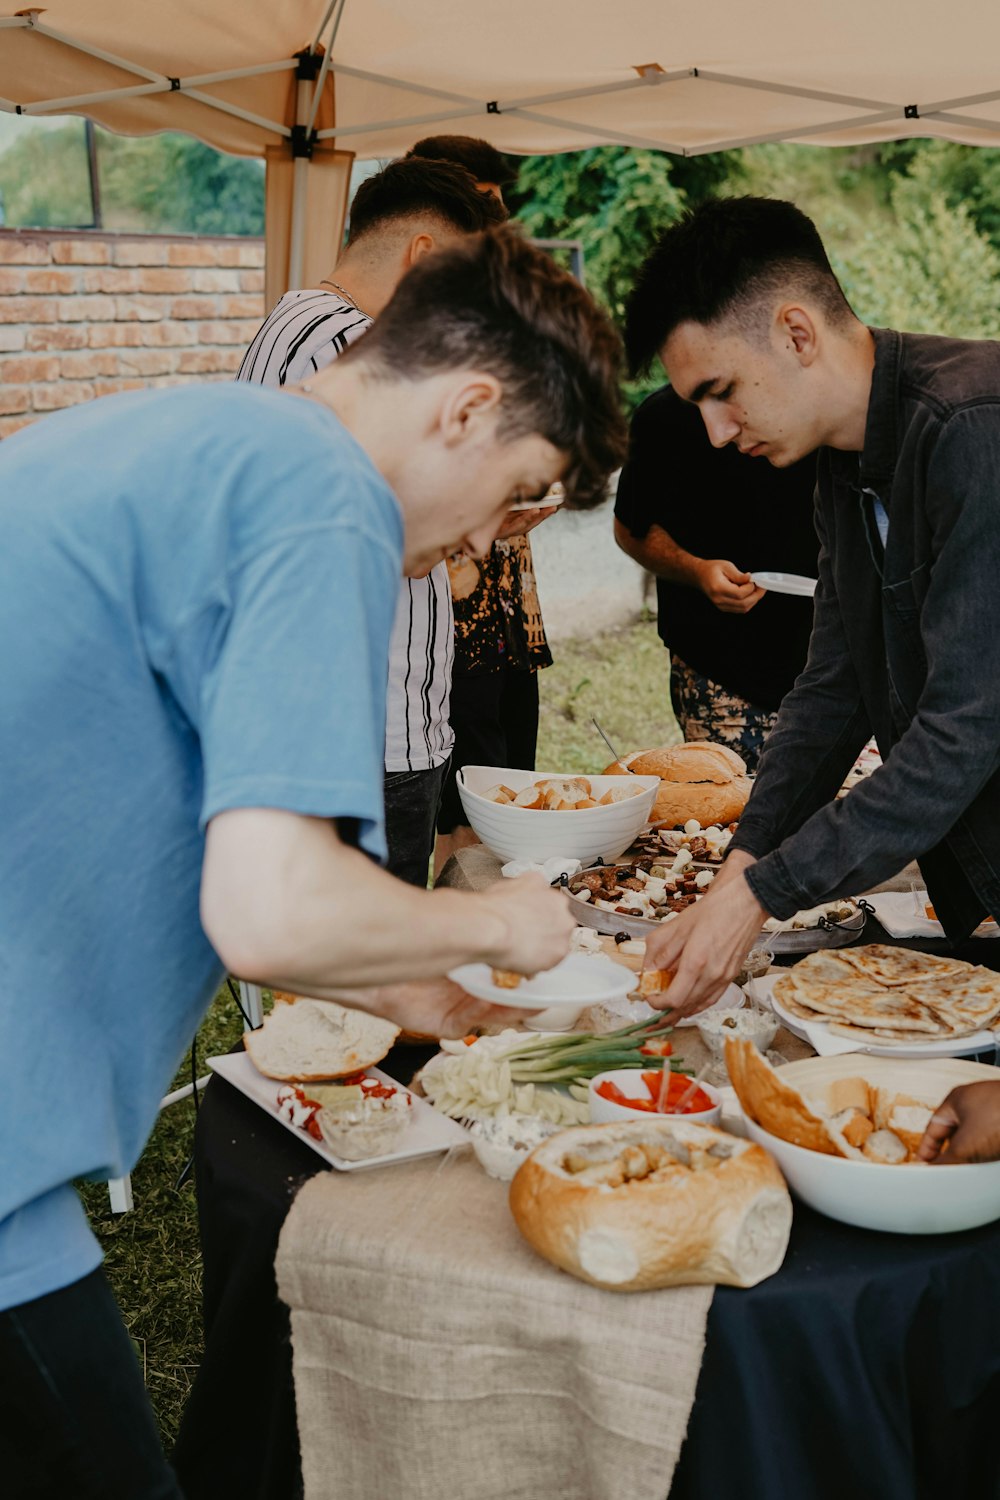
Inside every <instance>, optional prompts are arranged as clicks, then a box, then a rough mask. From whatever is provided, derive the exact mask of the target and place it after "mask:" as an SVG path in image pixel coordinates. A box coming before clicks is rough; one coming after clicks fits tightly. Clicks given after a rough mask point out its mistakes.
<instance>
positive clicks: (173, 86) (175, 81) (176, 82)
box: [167, 76, 181, 94]
mask: <svg viewBox="0 0 1000 1500" xmlns="http://www.w3.org/2000/svg"><path fill="white" fill-rule="evenodd" d="M167 82H168V83H169V84H170V92H171V93H172V94H176V93H178V92H179V91H180V86H181V81H180V79H179V78H170V77H169V76H168V78H167Z"/></svg>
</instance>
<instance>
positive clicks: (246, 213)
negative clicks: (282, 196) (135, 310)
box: [0, 120, 264, 234]
mask: <svg viewBox="0 0 1000 1500" xmlns="http://www.w3.org/2000/svg"><path fill="white" fill-rule="evenodd" d="M97 154H98V161H99V164H100V185H101V204H102V210H103V220H104V225H105V227H106V228H108V229H118V230H135V231H139V232H143V231H144V232H147V233H157V232H160V233H182V234H262V233H263V230H264V170H263V166H262V164H261V163H260V162H259V161H256V160H246V159H244V158H241V157H235V156H227V155H225V154H224V153H222V152H220V151H215V150H213V149H212V147H210V146H206V145H205V144H204V143H203V142H202V141H198V140H195V139H194V137H193V136H186V135H177V134H173V133H168V134H163V135H157V136H143V137H131V136H120V135H113V134H112V133H111V132H110V131H106V130H98V132H97ZM0 190H2V192H3V200H4V208H5V217H6V222H7V224H9V225H14V226H17V227H19V228H57V227H60V226H72V227H78V226H85V225H89V224H90V223H91V222H92V221H91V205H90V180H89V173H88V164H87V152H86V145H85V138H84V126H83V121H82V120H69V121H67V123H66V124H65V125H64V126H60V127H58V128H56V129H47V130H44V131H39V130H31V129H30V126H29V128H28V129H26V130H25V132H24V134H23V135H20V136H19V137H18V138H17V139H15V140H14V142H13V144H11V145H10V146H8V148H7V150H6V151H5V152H4V153H3V155H2V156H0Z"/></svg>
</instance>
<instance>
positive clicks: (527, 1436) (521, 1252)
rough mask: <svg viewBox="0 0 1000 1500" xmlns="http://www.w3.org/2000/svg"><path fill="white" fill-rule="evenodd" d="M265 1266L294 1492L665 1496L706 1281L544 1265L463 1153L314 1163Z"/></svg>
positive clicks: (611, 1498) (420, 1496)
mask: <svg viewBox="0 0 1000 1500" xmlns="http://www.w3.org/2000/svg"><path fill="white" fill-rule="evenodd" d="M276 1271H277V1278H278V1288H279V1292H280V1295H281V1297H282V1299H283V1300H284V1301H285V1302H286V1303H287V1304H288V1306H289V1307H290V1309H291V1322H292V1346H293V1354H294V1370H295V1396H296V1405H297V1410H298V1424H299V1440H300V1447H301V1452H302V1469H303V1478H304V1483H305V1495H306V1500H333V1497H337V1500H386V1497H388V1496H391V1495H395V1494H397V1493H399V1494H402V1495H405V1496H406V1497H407V1500H564V1497H567V1500H568V1497H572V1500H625V1497H628V1500H665V1496H666V1495H667V1492H668V1490H669V1488H670V1482H671V1477H672V1474H673V1470H674V1465H675V1463H676V1461H677V1456H678V1453H679V1451H680V1447H681V1443H682V1441H683V1439H684V1433H685V1430H686V1428H687V1423H688V1417H689V1414H690V1410H691V1404H692V1401H693V1399H694V1391H695V1385H696V1383H697V1379H698V1371H699V1368H700V1365H701V1356H702V1349H703V1347H704V1340H705V1320H706V1317H707V1314H708V1308H709V1304H710V1302H711V1299H712V1293H713V1288H712V1287H700V1286H699V1287H677V1288H672V1289H670V1290H667V1291H661V1292H645V1293H639V1294H621V1293H617V1294H616V1293H614V1292H605V1291H600V1290H598V1289H597V1288H594V1287H590V1286H587V1285H585V1284H584V1283H583V1282H579V1281H577V1280H575V1279H574V1278H573V1277H571V1276H567V1275H565V1274H564V1273H563V1272H561V1271H557V1270H556V1269H555V1268H554V1267H553V1266H551V1265H549V1264H548V1262H547V1261H544V1260H542V1259H541V1258H540V1257H539V1256H537V1255H536V1254H535V1253H534V1252H533V1251H532V1250H531V1249H530V1248H529V1246H528V1245H527V1244H526V1243H525V1242H524V1241H523V1240H522V1238H521V1236H520V1234H519V1232H518V1230H517V1227H516V1225H515V1224H514V1221H513V1219H512V1218H511V1215H510V1212H509V1209H508V1207H507V1188H506V1185H505V1184H503V1183H498V1182H494V1181H493V1180H492V1179H490V1178H488V1177H487V1176H486V1175H485V1174H484V1173H483V1171H482V1170H481V1168H480V1167H479V1165H478V1163H477V1162H476V1160H475V1158H474V1157H472V1155H471V1152H470V1151H469V1149H468V1148H459V1150H458V1151H457V1152H453V1153H451V1154H450V1156H448V1157H438V1158H429V1159H427V1160H425V1161H421V1162H413V1163H409V1164H406V1165H400V1166H396V1167H388V1168H383V1169H382V1170H380V1171H371V1172H363V1173H358V1174H353V1175H350V1176H348V1175H346V1174H336V1173H330V1174H322V1175H320V1176H318V1177H314V1178H313V1179H312V1180H311V1181H310V1182H309V1183H307V1185H306V1186H305V1187H304V1188H303V1189H302V1191H301V1192H300V1193H299V1195H298V1197H297V1198H296V1199H295V1202H294V1203H293V1205H292V1209H291V1212H290V1213H289V1215H288V1218H287V1220H286V1222H285V1226H284V1229H283V1231H282V1235H281V1242H280V1245H279V1249H278V1256H277V1261H276Z"/></svg>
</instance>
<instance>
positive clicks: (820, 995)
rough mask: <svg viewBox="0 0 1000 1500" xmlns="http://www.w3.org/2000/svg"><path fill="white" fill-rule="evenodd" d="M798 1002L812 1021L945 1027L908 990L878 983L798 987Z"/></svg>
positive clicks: (927, 1028)
mask: <svg viewBox="0 0 1000 1500" xmlns="http://www.w3.org/2000/svg"><path fill="white" fill-rule="evenodd" d="M794 994H795V998H796V1000H797V1001H798V1002H799V1004H800V1005H803V1006H805V1007H806V1009H808V1010H811V1011H812V1012H813V1020H839V1021H849V1022H851V1023H852V1024H853V1025H855V1026H891V1027H893V1028H894V1029H896V1030H900V1031H919V1032H929V1033H930V1034H931V1035H932V1036H933V1035H934V1033H935V1032H938V1031H941V1030H943V1029H947V1028H946V1027H944V1026H943V1023H942V1022H941V1020H940V1019H939V1017H938V1015H937V1013H936V1012H935V1011H933V1010H931V1009H930V1007H929V1006H927V1005H923V1004H921V1002H920V1001H919V1000H915V999H913V998H912V996H911V995H910V993H909V991H908V990H901V989H898V988H897V989H892V990H888V989H883V988H881V987H880V986H879V985H864V984H848V985H838V986H836V987H830V986H819V985H816V986H813V987H809V986H805V985H802V986H799V987H797V988H796V989H795V991H794Z"/></svg>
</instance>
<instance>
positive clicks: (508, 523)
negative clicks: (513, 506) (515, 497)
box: [496, 505, 559, 542]
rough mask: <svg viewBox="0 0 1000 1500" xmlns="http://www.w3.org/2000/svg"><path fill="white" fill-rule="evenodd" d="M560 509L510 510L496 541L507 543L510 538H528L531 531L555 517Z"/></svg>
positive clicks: (546, 506) (543, 507) (546, 507)
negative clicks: (550, 517)
mask: <svg viewBox="0 0 1000 1500" xmlns="http://www.w3.org/2000/svg"><path fill="white" fill-rule="evenodd" d="M558 509H559V507H558V505H535V506H532V507H531V509H530V510H509V511H508V512H507V514H506V516H505V517H504V522H503V525H502V526H501V527H500V530H499V531H498V532H497V534H496V540H497V541H498V542H505V541H507V539H508V537H512V536H526V535H527V533H528V532H529V531H534V529H535V527H536V526H540V525H541V523H542V522H543V521H547V520H548V518H549V516H554V515H555V513H556V511H557V510H558Z"/></svg>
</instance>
